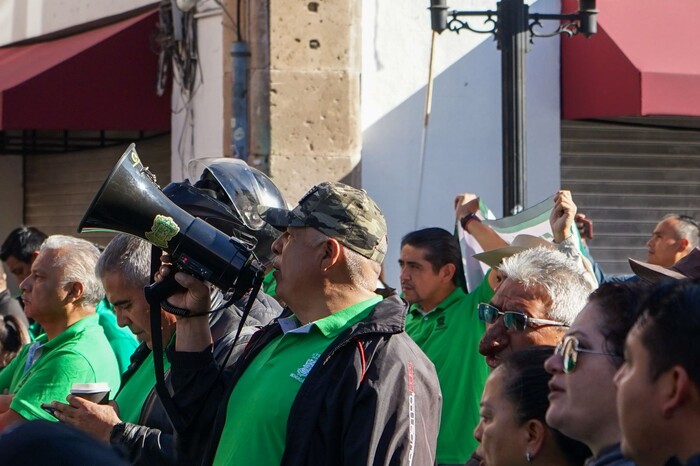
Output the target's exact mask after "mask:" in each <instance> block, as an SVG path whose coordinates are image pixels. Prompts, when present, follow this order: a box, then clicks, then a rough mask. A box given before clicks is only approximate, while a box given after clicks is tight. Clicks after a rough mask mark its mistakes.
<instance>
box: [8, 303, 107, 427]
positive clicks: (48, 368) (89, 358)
mask: <svg viewBox="0 0 700 466" xmlns="http://www.w3.org/2000/svg"><path fill="white" fill-rule="evenodd" d="M97 320H98V319H97V315H92V316H89V317H85V318H83V319H81V320H79V321H78V322H76V323H75V324H73V325H71V326H70V327H68V328H67V329H66V330H65V331H63V333H61V334H60V335H57V336H56V338H54V339H52V340H51V341H47V337H46V334H43V335H41V336H40V337H39V338H37V340H36V341H35V342H34V343H30V344H28V345H25V346H24V347H23V348H22V350H21V351H20V353H19V354H18V355H17V357H16V358H15V359H13V360H12V362H10V364H9V365H8V366H7V367H5V369H3V370H2V371H1V372H0V391H3V390H5V389H8V393H9V394H10V395H15V397H14V398H13V400H12V403H11V404H10V408H11V409H13V410H14V411H16V412H17V413H19V415H20V416H22V417H23V418H25V419H27V420H33V419H47V420H50V421H56V418H55V417H53V416H51V415H50V414H48V413H47V412H45V411H44V410H43V409H41V404H42V403H50V402H52V401H54V400H58V401H62V402H65V399H66V396H67V395H68V394H69V393H70V389H71V386H72V385H73V384H74V383H91V382H107V383H108V384H109V387H110V389H111V394H112V396H113V395H114V394H115V393H117V390H118V389H119V368H118V366H117V360H116V358H115V357H114V353H113V352H112V349H111V348H110V346H109V342H107V338H106V337H105V334H104V331H102V327H100V325H99V324H98V322H97Z"/></svg>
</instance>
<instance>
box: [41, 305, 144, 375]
mask: <svg viewBox="0 0 700 466" xmlns="http://www.w3.org/2000/svg"><path fill="white" fill-rule="evenodd" d="M95 311H96V312H97V315H98V316H99V323H100V326H101V327H102V330H104V332H105V336H106V337H107V341H109V346H111V347H112V351H114V356H115V357H116V358H117V364H118V365H119V373H120V374H123V373H124V372H126V369H127V368H128V367H129V364H130V362H131V355H132V354H134V351H136V348H137V347H138V346H139V342H138V340H137V339H136V336H135V335H134V334H133V333H131V330H129V329H128V328H127V327H124V328H122V327H120V326H119V324H118V323H117V316H116V314H114V308H113V307H112V305H111V304H110V303H109V301H107V298H104V299H103V300H102V301H100V302H99V303H97V306H96V307H95ZM43 333H44V329H43V328H41V325H39V323H38V322H33V323H32V324H31V325H30V326H29V336H30V337H31V339H32V341H36V340H37V338H39V336H40V335H41V334H43Z"/></svg>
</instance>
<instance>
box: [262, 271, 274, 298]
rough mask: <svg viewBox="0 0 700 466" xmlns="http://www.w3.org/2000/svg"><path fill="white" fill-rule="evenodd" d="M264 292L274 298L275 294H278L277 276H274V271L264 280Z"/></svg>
mask: <svg viewBox="0 0 700 466" xmlns="http://www.w3.org/2000/svg"><path fill="white" fill-rule="evenodd" d="M262 290H263V291H264V292H265V294H266V295H269V296H273V297H274V296H275V293H276V292H277V280H275V276H274V275H273V272H272V271H270V272H268V273H267V275H265V277H264V278H263V282H262Z"/></svg>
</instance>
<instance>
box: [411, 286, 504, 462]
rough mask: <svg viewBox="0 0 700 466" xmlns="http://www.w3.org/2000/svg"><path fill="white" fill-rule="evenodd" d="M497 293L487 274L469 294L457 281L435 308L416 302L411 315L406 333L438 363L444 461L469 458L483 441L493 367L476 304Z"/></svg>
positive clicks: (439, 448) (439, 445) (441, 458)
mask: <svg viewBox="0 0 700 466" xmlns="http://www.w3.org/2000/svg"><path fill="white" fill-rule="evenodd" d="M492 297H493V291H492V290H491V287H490V286H489V284H488V279H487V278H485V279H484V281H483V282H482V283H481V285H479V287H478V288H476V289H475V290H474V291H472V292H471V293H469V294H466V293H465V292H464V291H463V290H462V288H460V287H457V288H456V289H455V290H454V291H453V292H452V293H450V295H449V296H447V298H445V299H444V300H443V301H442V302H441V303H440V304H439V305H438V306H437V307H436V308H435V309H434V310H432V311H431V312H428V313H427V314H425V313H424V312H421V310H420V308H419V307H418V305H413V306H411V308H410V310H409V312H408V315H407V316H406V333H408V335H409V336H410V337H411V338H413V341H415V342H416V344H418V346H420V348H421V349H422V350H423V352H424V353H425V354H426V355H427V356H428V358H430V360H431V361H432V362H433V364H435V369H436V370H437V374H438V379H439V380H440V389H441V390H442V418H441V421H440V433H439V434H438V441H437V462H438V463H439V464H464V463H466V462H467V459H469V457H470V455H471V454H472V452H473V451H474V450H475V449H476V447H477V445H478V444H477V442H476V440H474V428H475V427H476V425H477V424H478V423H479V402H480V401H481V392H483V390H484V383H485V381H486V377H487V376H488V374H489V368H488V366H487V365H486V361H485V359H484V357H483V356H482V355H481V354H479V341H480V340H481V337H482V336H483V335H484V331H485V325H484V323H483V322H482V321H480V320H479V315H478V313H477V309H476V307H477V305H478V304H479V303H481V302H485V303H487V302H489V301H490V300H491V298H492Z"/></svg>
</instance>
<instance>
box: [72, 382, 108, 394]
mask: <svg viewBox="0 0 700 466" xmlns="http://www.w3.org/2000/svg"><path fill="white" fill-rule="evenodd" d="M108 391H110V388H109V384H107V383H106V382H95V383H74V384H73V386H72V387H71V389H70V392H71V393H100V392H108Z"/></svg>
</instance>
